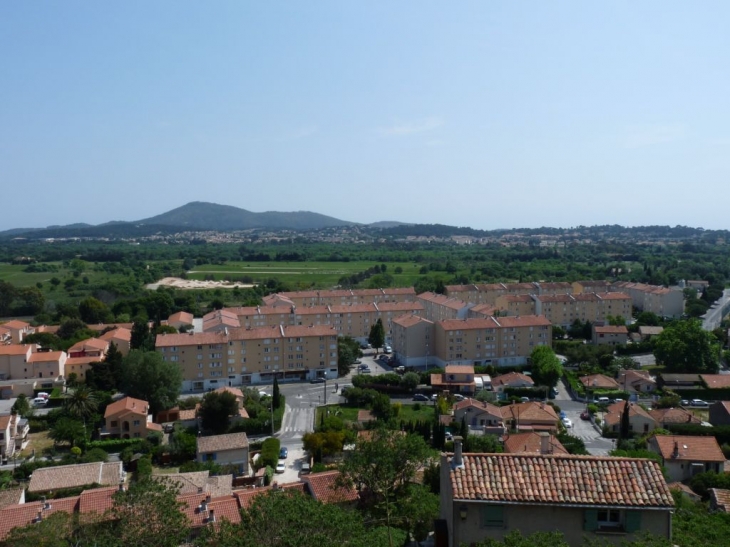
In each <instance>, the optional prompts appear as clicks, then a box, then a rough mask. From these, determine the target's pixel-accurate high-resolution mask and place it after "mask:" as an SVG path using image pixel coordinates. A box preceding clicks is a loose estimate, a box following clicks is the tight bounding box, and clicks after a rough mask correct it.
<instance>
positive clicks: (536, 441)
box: [504, 431, 568, 455]
mask: <svg viewBox="0 0 730 547" xmlns="http://www.w3.org/2000/svg"><path fill="white" fill-rule="evenodd" d="M545 435H547V437H548V450H549V454H555V455H565V454H568V451H567V450H566V449H565V447H564V446H563V445H562V443H561V442H560V441H559V440H558V439H557V437H555V435H551V434H549V433H545ZM504 451H505V452H506V453H507V454H542V435H540V434H539V433H537V432H535V431H528V432H525V433H511V434H510V435H505V439H504Z"/></svg>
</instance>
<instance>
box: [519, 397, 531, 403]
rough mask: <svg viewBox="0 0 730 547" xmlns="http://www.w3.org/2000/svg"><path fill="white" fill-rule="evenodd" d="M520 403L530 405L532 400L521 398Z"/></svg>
mask: <svg viewBox="0 0 730 547" xmlns="http://www.w3.org/2000/svg"><path fill="white" fill-rule="evenodd" d="M520 402H521V403H529V402H530V398H529V397H520Z"/></svg>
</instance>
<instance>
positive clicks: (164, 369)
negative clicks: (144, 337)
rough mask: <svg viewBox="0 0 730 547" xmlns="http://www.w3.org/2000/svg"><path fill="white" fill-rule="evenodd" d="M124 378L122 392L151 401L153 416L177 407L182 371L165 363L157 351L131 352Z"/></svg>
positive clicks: (123, 368) (123, 373) (122, 379)
mask: <svg viewBox="0 0 730 547" xmlns="http://www.w3.org/2000/svg"><path fill="white" fill-rule="evenodd" d="M120 377H121V388H122V391H123V392H124V393H126V394H127V395H129V396H130V397H135V398H137V399H142V400H143V401H147V402H148V403H149V404H150V411H151V412H152V414H153V415H154V414H157V412H159V411H160V410H165V409H167V408H172V407H173V406H175V403H176V402H177V398H178V396H179V395H180V389H181V387H182V373H181V372H180V367H179V366H177V364H176V363H173V362H169V361H163V360H162V356H161V355H160V354H159V353H158V352H156V351H141V350H132V351H130V352H129V355H127V356H126V357H125V358H124V361H123V363H122V369H121V374H120Z"/></svg>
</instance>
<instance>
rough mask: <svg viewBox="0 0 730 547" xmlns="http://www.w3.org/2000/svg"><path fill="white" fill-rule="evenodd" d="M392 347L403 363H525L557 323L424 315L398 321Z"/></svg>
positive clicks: (522, 318) (534, 318) (549, 340)
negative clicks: (436, 319)
mask: <svg viewBox="0 0 730 547" xmlns="http://www.w3.org/2000/svg"><path fill="white" fill-rule="evenodd" d="M395 326H396V329H395V336H394V338H393V352H394V354H395V356H396V358H397V360H398V362H399V363H400V364H403V365H406V366H414V367H421V368H425V367H427V366H428V365H435V366H445V365H446V363H450V364H458V365H490V364H491V365H495V366H501V365H521V364H525V363H526V362H527V358H528V357H529V356H530V353H532V350H533V349H534V348H535V347H536V346H550V345H551V344H552V325H551V324H550V321H548V320H547V319H546V318H545V317H541V316H534V315H526V316H520V317H487V318H471V319H448V320H445V321H439V322H435V323H431V322H430V321H427V320H425V319H422V318H413V317H402V318H399V319H397V320H396V321H395Z"/></svg>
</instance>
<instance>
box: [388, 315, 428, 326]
mask: <svg viewBox="0 0 730 547" xmlns="http://www.w3.org/2000/svg"><path fill="white" fill-rule="evenodd" d="M393 323H395V324H396V325H400V326H401V327H403V328H406V329H407V328H408V327H412V326H414V325H418V324H419V323H428V324H430V325H433V321H429V320H428V319H426V318H425V317H421V316H420V315H413V314H407V315H401V316H400V317H396V318H395V319H393Z"/></svg>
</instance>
